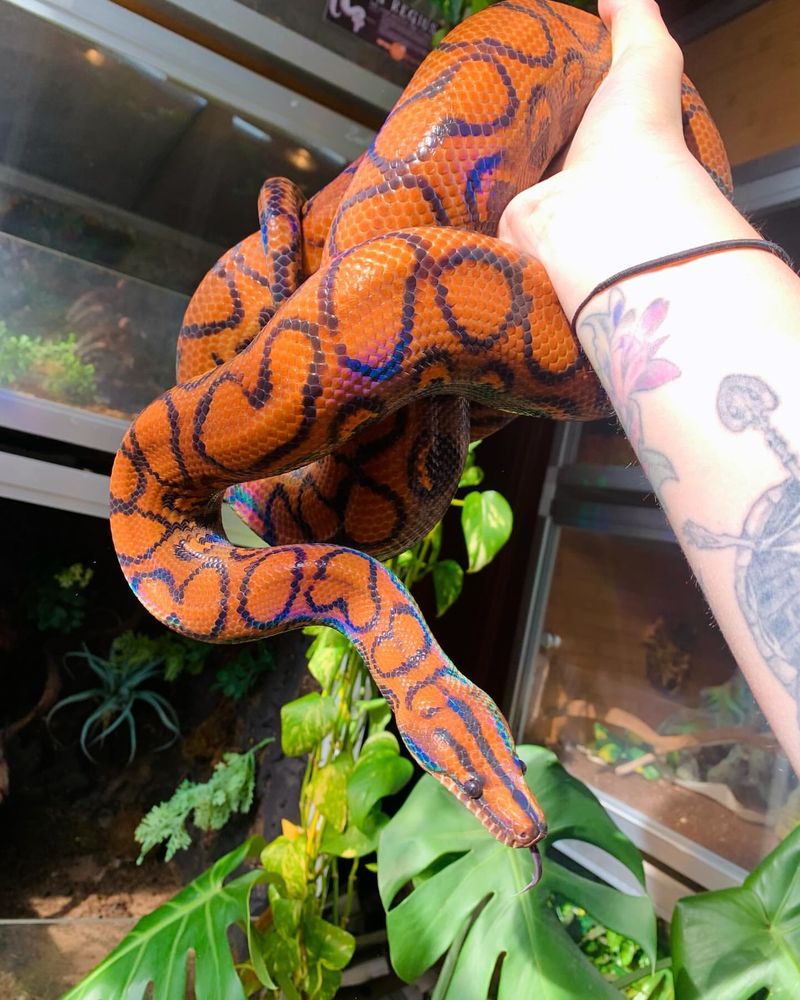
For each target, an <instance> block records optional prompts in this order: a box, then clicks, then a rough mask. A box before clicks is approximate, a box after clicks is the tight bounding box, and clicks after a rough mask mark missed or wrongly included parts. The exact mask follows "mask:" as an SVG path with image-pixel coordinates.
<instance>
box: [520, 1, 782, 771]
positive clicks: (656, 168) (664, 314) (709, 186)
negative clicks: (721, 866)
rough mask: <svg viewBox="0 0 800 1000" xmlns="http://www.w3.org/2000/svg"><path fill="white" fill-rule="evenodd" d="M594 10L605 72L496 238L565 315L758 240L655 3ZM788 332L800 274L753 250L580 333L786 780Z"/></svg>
mask: <svg viewBox="0 0 800 1000" xmlns="http://www.w3.org/2000/svg"><path fill="white" fill-rule="evenodd" d="M600 12H601V15H602V16H603V17H604V19H605V20H606V23H607V24H610V26H611V30H612V43H613V50H614V62H613V65H612V69H611V71H610V73H609V75H608V77H607V78H606V80H605V81H604V83H603V84H602V86H601V88H600V90H599V91H598V93H597V95H596V97H595V99H594V100H593V102H592V104H591V105H590V108H589V110H588V112H587V115H586V117H585V118H584V121H583V123H582V125H581V128H580V129H579V131H578V134H577V136H576V138H575V141H574V142H573V144H572V146H571V148H570V151H569V153H568V155H567V158H566V161H565V164H564V169H563V170H562V172H560V173H558V174H556V175H554V176H553V177H551V178H550V179H548V180H547V181H544V182H542V183H541V184H539V185H536V186H535V187H534V188H532V189H530V190H529V191H527V192H524V193H523V194H522V195H520V196H518V198H517V199H515V200H514V201H513V202H512V203H511V205H510V206H509V208H508V209H507V211H506V214H505V216H504V218H503V220H502V222H501V229H500V236H501V238H503V239H506V240H508V241H509V242H512V243H515V244H516V245H517V246H520V247H522V248H523V249H526V250H528V251H530V252H531V253H533V255H534V256H536V257H538V258H539V259H540V260H542V261H543V263H544V264H545V266H546V268H547V270H548V273H549V274H550V276H551V278H552V280H553V283H554V285H555V288H556V292H557V293H558V295H559V298H560V299H561V302H562V305H563V306H564V309H565V312H566V313H567V315H568V316H570V317H571V316H572V315H573V313H574V312H575V310H576V309H577V307H578V305H579V304H580V303H581V301H582V300H583V298H584V297H585V296H586V295H587V293H589V292H590V291H591V289H592V288H594V287H595V286H596V285H597V284H598V282H600V281H602V280H603V279H605V278H607V277H608V276H609V275H610V274H614V273H615V272H617V271H620V270H622V269H624V268H627V267H629V266H631V265H635V264H638V263H640V262H642V261H647V260H651V259H653V258H659V257H662V256H663V255H666V254H671V253H673V252H675V251H682V250H686V249H688V248H690V247H694V246H698V245H701V244H706V243H712V242H716V241H721V240H733V239H753V238H756V239H757V238H758V237H759V234H758V233H757V232H756V231H755V230H754V229H753V228H752V227H751V226H750V224H749V223H748V222H747V220H745V219H744V218H743V217H742V216H741V215H740V214H739V213H738V212H737V211H736V210H735V209H734V208H733V206H732V205H731V204H730V203H729V202H728V201H727V199H726V198H725V197H724V196H723V195H722V194H721V193H720V192H719V190H718V189H717V187H716V185H715V184H714V182H713V181H712V180H711V179H710V178H709V176H708V175H707V174H706V173H705V171H704V170H703V169H702V168H701V167H700V166H699V164H698V163H697V161H696V160H695V159H694V158H693V157H692V156H691V154H690V153H689V151H688V150H687V148H686V146H685V143H684V141H683V135H682V128H681V116H680V102H679V95H680V76H681V70H682V58H681V55H680V50H679V49H678V47H677V45H676V44H675V43H674V42H673V41H672V40H671V39H670V38H669V36H668V35H667V33H666V30H665V29H664V26H663V23H662V22H661V19H660V16H659V14H658V9H657V6H656V5H655V3H653V2H652V0H601V3H600ZM798 327H800V281H798V279H797V278H796V276H795V275H794V274H793V273H792V271H791V270H790V268H789V267H787V266H786V265H785V264H784V263H782V262H781V261H780V260H779V259H777V258H776V257H773V256H771V255H769V254H767V253H764V252H763V251H759V250H753V249H747V250H744V249H738V250H730V251H727V252H724V253H718V254H713V255H703V256H699V257H696V258H694V259H692V260H690V261H687V262H685V263H681V264H678V265H676V266H672V267H666V268H655V269H653V270H649V271H647V272H645V273H642V274H639V275H637V276H635V277H630V278H626V279H623V280H621V281H619V282H618V283H616V285H615V286H614V287H612V288H611V289H609V290H608V291H605V292H603V293H601V294H599V295H597V296H595V297H594V298H593V299H592V301H591V302H589V303H588V304H587V306H586V307H585V308H584V309H583V310H582V311H581V314H580V317H579V318H578V323H577V332H578V336H579V337H580V339H581V342H582V344H583V347H584V349H585V350H586V352H587V354H588V356H589V358H590V360H591V361H592V363H593V365H594V366H595V368H596V370H597V372H598V374H599V375H600V377H601V379H602V381H603V383H604V385H605V386H606V389H607V390H608V392H609V396H610V398H611V401H612V403H613V405H614V407H615V409H616V411H617V414H618V416H619V418H620V422H621V423H622V426H623V428H624V429H625V431H626V433H627V434H628V436H629V438H630V440H631V443H632V444H633V446H634V448H635V449H636V451H637V453H638V455H639V458H640V461H641V464H642V467H643V469H644V471H645V472H646V473H647V474H648V476H649V477H650V479H651V482H652V484H653V487H654V489H655V490H656V492H657V494H658V496H659V499H660V500H661V502H662V504H663V506H664V509H665V511H666V513H667V516H668V517H669V519H670V521H671V523H672V526H673V528H674V530H675V533H676V536H677V538H678V540H679V542H680V543H681V546H682V547H683V549H684V552H685V553H686V555H687V558H688V559H689V562H690V564H691V565H692V568H693V570H694V572H695V574H696V576H697V578H698V580H699V581H700V583H701V585H702V587H703V590H704V592H705V594H706V597H707V599H708V602H709V605H710V606H711V608H712V611H713V612H714V615H715V617H716V619H717V621H718V623H719V625H720V627H721V629H722V631H723V633H724V635H725V637H726V639H727V641H728V643H729V645H730V647H731V650H732V652H733V654H734V656H735V657H736V659H737V661H738V663H739V665H740V666H741V669H742V671H743V673H744V675H745V677H746V678H747V680H748V682H749V684H750V686H751V688H752V689H753V692H754V694H755V696H756V698H757V699H758V701H759V703H760V705H761V707H762V709H763V710H764V713H765V714H766V716H767V718H768V719H769V721H770V723H771V725H772V727H773V729H774V731H775V733H776V735H777V737H778V739H779V740H780V741H781V743H782V745H783V747H784V749H785V750H786V753H787V755H788V756H789V758H790V760H791V761H792V763H793V765H794V767H795V769H796V770H797V771H798V772H800V726H799V725H798V712H799V711H800V697H799V694H800V686H799V685H798V677H800V642H798V641H797V640H795V639H794V635H795V634H798V635H800V573H799V574H798V575H797V577H796V578H794V577H793V575H792V563H793V556H792V549H791V544H792V539H793V534H794V535H797V536H798V537H800V464H798V463H799V462H800V460H799V459H798V458H795V457H794V453H795V452H796V451H797V452H800V395H799V394H797V393H795V392H794V391H793V390H794V382H795V375H794V373H795V372H796V371H797V370H799V369H800V330H798ZM743 409H744V412H742V411H743ZM795 492H797V497H798V500H797V504H795V501H794V495H795ZM798 562H800V560H798ZM781 630H783V631H781Z"/></svg>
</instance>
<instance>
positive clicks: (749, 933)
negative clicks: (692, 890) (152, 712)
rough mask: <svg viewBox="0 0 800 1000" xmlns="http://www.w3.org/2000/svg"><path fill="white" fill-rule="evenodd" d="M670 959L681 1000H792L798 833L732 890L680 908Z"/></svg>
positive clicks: (799, 882)
mask: <svg viewBox="0 0 800 1000" xmlns="http://www.w3.org/2000/svg"><path fill="white" fill-rule="evenodd" d="M672 955H673V968H674V975H675V985H676V991H677V995H678V996H679V997H680V998H681V1000H695V998H697V1000H700V998H702V1000H732V998H734V997H737V998H738V997H743V998H749V997H752V996H753V994H756V993H758V992H759V991H760V990H768V991H769V997H770V1000H790V998H791V1000H793V998H795V997H797V995H798V984H799V983H800V827H799V828H797V829H796V830H794V832H792V833H790V834H789V836H788V837H787V838H786V839H785V840H784V841H783V842H782V843H781V844H779V845H778V847H776V848H775V850H774V851H773V852H772V853H771V854H769V855H768V856H767V857H766V858H764V860H763V861H762V862H761V864H760V865H759V866H758V867H757V868H756V869H755V870H754V871H753V872H752V873H751V874H750V875H748V876H747V878H746V879H745V880H744V884H743V885H742V886H740V887H738V888H736V889H722V890H720V891H719V892H705V893H700V894H699V895H697V896H689V897H687V898H686V899H682V900H680V901H679V902H678V904H677V906H676V908H675V913H674V915H673V919H672Z"/></svg>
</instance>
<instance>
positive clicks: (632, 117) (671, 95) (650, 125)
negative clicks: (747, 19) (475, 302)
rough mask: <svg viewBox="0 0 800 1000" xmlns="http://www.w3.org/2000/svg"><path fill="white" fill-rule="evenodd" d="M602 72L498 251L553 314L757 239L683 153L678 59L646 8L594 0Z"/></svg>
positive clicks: (509, 222)
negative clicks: (545, 284) (645, 274)
mask: <svg viewBox="0 0 800 1000" xmlns="http://www.w3.org/2000/svg"><path fill="white" fill-rule="evenodd" d="M599 12H600V16H601V18H602V19H603V21H604V23H605V24H606V26H607V27H608V28H609V29H610V31H611V42H612V52H613V55H612V63H611V68H610V70H609V72H608V75H607V76H606V78H605V79H604V80H603V82H602V83H601V84H600V86H599V88H598V90H597V92H596V93H595V95H594V97H593V98H592V100H591V102H590V104H589V107H588V108H587V110H586V114H585V116H584V118H583V120H582V122H581V124H580V126H579V128H578V130H577V132H576V134H575V137H574V139H573V142H572V144H571V147H570V149H569V152H568V153H567V156H566V159H565V162H564V166H563V169H562V170H561V171H560V172H559V173H557V174H554V175H553V176H551V177H549V178H548V179H547V180H544V181H541V182H540V183H538V184H536V185H534V186H533V187H532V188H529V189H528V190H527V191H523V192H522V193H521V194H519V195H517V197H516V198H514V199H513V201H512V202H511V203H510V204H509V205H508V207H507V208H506V210H505V212H504V214H503V217H502V218H501V220H500V227H499V230H498V235H499V237H500V239H503V240H505V241H506V242H508V243H512V244H514V245H515V246H517V247H519V248H521V249H523V250H526V251H528V252H529V253H531V254H532V255H533V256H534V257H537V258H538V259H540V260H541V261H542V263H543V264H544V265H545V267H546V268H547V271H548V274H549V275H550V278H551V280H552V282H553V285H554V287H555V290H556V293H557V294H558V296H559V299H560V300H561V303H562V306H563V308H564V311H565V312H566V314H567V316H568V317H569V318H570V319H571V318H572V316H573V313H574V311H575V309H576V308H577V307H578V305H579V303H580V302H581V301H582V299H583V297H584V296H585V295H587V294H588V293H589V292H590V291H591V289H592V288H594V287H595V285H597V283H598V282H600V281H602V280H603V279H604V278H607V277H609V276H610V275H612V274H614V273H615V272H617V271H620V270H622V269H623V268H625V267H628V266H630V265H633V264H637V263H640V262H642V261H645V260H649V259H652V258H655V257H660V256H662V255H664V254H667V253H671V252H674V251H677V250H683V249H686V248H688V247H692V246H697V245H699V244H702V243H707V242H712V241H714V240H720V239H733V238H737V237H752V236H757V235H758V234H757V233H756V232H755V231H754V230H753V229H752V228H751V227H750V226H749V225H748V223H746V222H745V220H744V219H742V217H741V216H740V215H739V213H738V212H736V210H735V209H734V208H733V207H732V206H731V205H730V204H729V203H728V201H727V200H726V199H725V197H724V196H723V195H722V194H721V193H720V192H719V190H718V189H717V187H716V185H715V184H714V182H713V181H712V180H711V178H710V177H709V176H708V174H707V173H706V172H705V170H703V168H702V167H701V166H700V165H699V164H698V162H697V161H696V160H695V159H694V157H693V156H692V154H691V153H690V152H689V150H688V148H687V146H686V143H685V141H684V138H683V128H682V122H681V106H680V93H681V75H682V72H683V56H682V54H681V50H680V48H679V47H678V45H677V43H676V42H675V41H674V39H672V37H671V36H670V35H669V33H668V31H667V29H666V27H665V25H664V22H663V21H662V19H661V14H660V12H659V9H658V5H657V4H656V3H655V2H654V0H600V4H599Z"/></svg>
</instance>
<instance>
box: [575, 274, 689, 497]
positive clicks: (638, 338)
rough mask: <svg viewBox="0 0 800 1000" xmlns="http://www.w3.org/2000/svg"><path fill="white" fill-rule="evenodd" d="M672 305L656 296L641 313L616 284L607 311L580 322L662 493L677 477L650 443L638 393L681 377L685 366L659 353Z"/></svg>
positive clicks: (649, 475) (627, 430)
mask: <svg viewBox="0 0 800 1000" xmlns="http://www.w3.org/2000/svg"><path fill="white" fill-rule="evenodd" d="M668 309H669V303H668V302H667V300H666V299H655V300H654V301H653V302H651V303H650V305H649V306H648V307H647V308H646V309H645V310H644V312H643V313H642V314H641V316H639V315H637V313H636V311H635V310H634V309H627V310H626V308H625V296H624V295H623V293H622V292H621V291H620V289H619V288H613V289H612V290H611V292H609V296H608V309H607V310H606V311H604V312H597V313H589V314H587V315H586V317H585V318H584V319H582V320H581V326H585V325H588V326H590V327H591V329H592V335H593V343H594V349H595V355H596V362H595V363H596V367H597V371H598V374H599V375H600V378H601V380H602V382H603V385H604V386H605V388H606V392H607V393H608V396H609V399H610V400H611V403H612V405H613V407H614V409H615V410H616V412H617V416H618V417H619V421H620V423H621V424H622V426H623V428H624V430H625V433H626V434H627V436H628V440H629V441H630V443H631V444H632V445H633V448H634V450H635V451H636V454H637V455H638V456H639V461H640V462H641V463H642V469H643V470H644V472H645V474H646V476H647V478H648V479H649V480H650V482H651V483H652V484H653V488H654V489H655V490H656V491H658V490H659V489H660V487H661V485H662V483H664V482H666V481H667V480H668V479H675V480H677V479H678V474H677V473H676V471H675V468H674V466H673V465H672V462H670V460H669V459H668V458H667V456H666V455H664V454H663V452H660V451H656V450H655V449H654V448H650V447H648V446H647V445H646V444H645V440H644V427H643V424H642V411H641V406H640V405H639V400H638V399H637V395H638V393H641V392H650V391H652V390H653V389H658V388H660V387H661V386H662V385H665V384H666V383H667V382H671V381H672V380H673V379H676V378H678V376H679V375H680V374H681V371H680V368H678V366H677V365H674V364H673V363H672V362H671V361H668V360H667V359H666V358H657V357H656V352H657V351H658V349H659V348H660V347H661V345H662V344H663V343H664V342H665V341H666V340H667V339H668V337H667V336H664V335H660V334H659V332H658V331H659V327H660V326H661V324H662V323H663V322H664V319H665V317H666V315H667V311H668Z"/></svg>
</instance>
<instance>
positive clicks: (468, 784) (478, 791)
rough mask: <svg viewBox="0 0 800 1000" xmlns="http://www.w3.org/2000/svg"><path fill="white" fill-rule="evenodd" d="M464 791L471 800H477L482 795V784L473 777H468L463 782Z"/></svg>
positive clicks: (478, 779)
mask: <svg viewBox="0 0 800 1000" xmlns="http://www.w3.org/2000/svg"><path fill="white" fill-rule="evenodd" d="M464 791H465V792H466V793H467V795H469V797H470V798H471V799H479V798H480V797H481V795H483V782H482V781H481V779H480V778H476V777H475V775H474V774H473V775H470V777H469V778H467V780H466V781H465V782H464Z"/></svg>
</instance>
